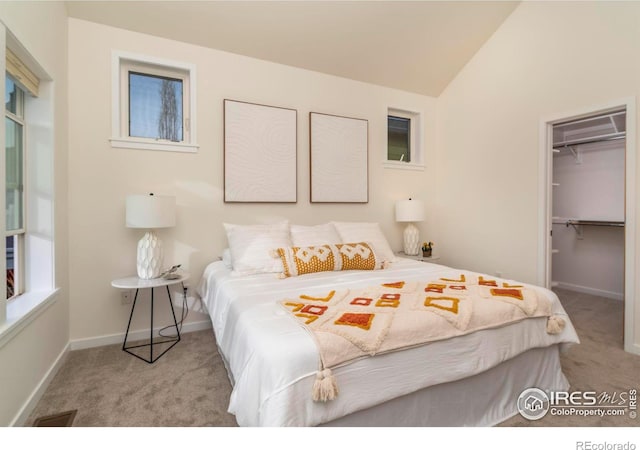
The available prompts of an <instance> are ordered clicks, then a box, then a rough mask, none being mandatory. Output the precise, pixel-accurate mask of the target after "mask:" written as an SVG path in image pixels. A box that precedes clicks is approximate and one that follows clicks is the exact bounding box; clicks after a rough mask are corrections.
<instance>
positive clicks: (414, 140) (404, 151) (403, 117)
mask: <svg viewBox="0 0 640 450" xmlns="http://www.w3.org/2000/svg"><path fill="white" fill-rule="evenodd" d="M384 156H385V159H384V166H385V167H387V168H393V169H410V170H424V162H425V156H424V147H423V118H422V113H420V112H415V111H409V110H404V109H398V108H388V109H387V148H386V153H385V155H384Z"/></svg>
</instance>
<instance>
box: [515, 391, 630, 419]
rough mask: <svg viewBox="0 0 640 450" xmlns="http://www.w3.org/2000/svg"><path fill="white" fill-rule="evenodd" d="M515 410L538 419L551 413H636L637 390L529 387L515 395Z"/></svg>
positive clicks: (621, 414)
mask: <svg viewBox="0 0 640 450" xmlns="http://www.w3.org/2000/svg"><path fill="white" fill-rule="evenodd" d="M517 406H518V412H520V415H521V416H522V417H524V418H525V419H529V420H538V419H542V418H543V417H544V416H546V415H547V414H551V415H553V416H585V417H586V416H598V417H604V416H628V417H629V418H630V419H636V417H637V414H638V411H637V409H638V391H637V390H636V389H629V390H628V391H621V392H600V393H598V392H595V391H574V392H566V391H556V392H549V393H546V392H545V391H543V390H542V389H538V388H529V389H525V390H524V391H522V393H521V394H520V396H519V397H518V403H517Z"/></svg>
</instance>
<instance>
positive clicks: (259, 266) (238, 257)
mask: <svg viewBox="0 0 640 450" xmlns="http://www.w3.org/2000/svg"><path fill="white" fill-rule="evenodd" d="M223 225H224V229H225V231H226V232H227V240H228V241H229V250H230V252H231V264H232V266H233V274H234V275H250V274H254V273H263V272H282V270H283V268H282V263H281V262H280V261H279V260H274V259H273V258H272V257H271V254H270V252H271V250H272V249H274V248H278V247H287V246H291V239H290V237H289V222H280V223H276V224H272V225H234V224H229V223H225V224H223Z"/></svg>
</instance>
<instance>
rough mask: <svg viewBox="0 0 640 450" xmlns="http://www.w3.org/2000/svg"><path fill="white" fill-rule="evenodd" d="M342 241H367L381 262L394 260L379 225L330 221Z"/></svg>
mask: <svg viewBox="0 0 640 450" xmlns="http://www.w3.org/2000/svg"><path fill="white" fill-rule="evenodd" d="M331 223H332V224H333V225H334V226H335V227H336V230H337V231H338V234H339V235H340V238H341V239H342V242H368V243H369V244H371V245H372V246H373V248H374V250H375V251H376V254H377V255H378V258H380V260H381V261H383V262H393V261H396V256H395V255H394V254H393V250H391V247H390V246H389V242H388V241H387V238H386V237H384V234H383V233H382V230H381V229H380V225H378V224H377V223H375V222H374V223H368V222H331Z"/></svg>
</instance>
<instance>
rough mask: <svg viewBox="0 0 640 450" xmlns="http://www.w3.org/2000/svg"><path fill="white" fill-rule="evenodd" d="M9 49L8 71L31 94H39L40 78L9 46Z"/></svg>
mask: <svg viewBox="0 0 640 450" xmlns="http://www.w3.org/2000/svg"><path fill="white" fill-rule="evenodd" d="M6 50H7V73H8V74H9V75H11V77H12V78H13V79H14V80H15V81H16V82H17V83H18V84H19V85H21V86H22V87H23V88H24V89H25V90H27V91H29V93H31V95H33V96H35V97H37V96H38V86H39V85H40V79H38V77H37V76H36V75H35V74H34V73H33V72H32V71H31V70H29V68H28V67H27V66H25V65H24V63H23V62H22V61H21V60H20V58H18V57H17V56H16V54H15V53H13V52H12V51H11V50H9V49H8V48H7V49H6Z"/></svg>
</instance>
